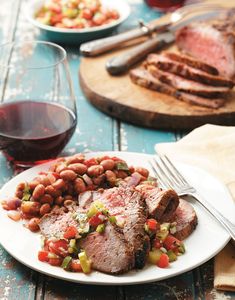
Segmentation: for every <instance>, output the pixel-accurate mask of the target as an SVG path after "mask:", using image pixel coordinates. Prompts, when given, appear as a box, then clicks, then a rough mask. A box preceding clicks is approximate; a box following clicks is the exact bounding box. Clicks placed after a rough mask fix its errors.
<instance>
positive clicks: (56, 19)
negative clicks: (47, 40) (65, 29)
mask: <svg viewBox="0 0 235 300" xmlns="http://www.w3.org/2000/svg"><path fill="white" fill-rule="evenodd" d="M62 19H63V15H62V14H58V15H53V16H51V18H50V23H51V25H55V24H57V23H61V21H62Z"/></svg>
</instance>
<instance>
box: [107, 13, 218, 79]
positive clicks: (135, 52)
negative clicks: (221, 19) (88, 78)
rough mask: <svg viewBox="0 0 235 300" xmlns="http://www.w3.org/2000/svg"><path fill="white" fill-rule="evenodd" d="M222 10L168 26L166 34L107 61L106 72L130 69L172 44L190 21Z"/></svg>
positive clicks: (150, 39) (212, 16) (119, 71)
mask: <svg viewBox="0 0 235 300" xmlns="http://www.w3.org/2000/svg"><path fill="white" fill-rule="evenodd" d="M222 11H223V9H220V10H215V11H210V12H208V11H207V12H204V13H201V14H200V15H194V16H191V17H189V18H187V19H185V20H183V21H180V22H177V23H176V24H174V25H170V26H168V28H167V30H168V31H167V32H164V33H161V34H156V35H155V36H153V37H152V38H149V39H148V40H147V41H145V42H143V43H142V44H139V45H137V46H134V47H133V48H132V49H130V50H127V51H125V52H124V53H122V54H120V55H119V56H115V57H113V58H111V59H110V60H108V61H107V63H106V70H107V71H108V72H109V73H110V74H111V75H119V74H122V73H124V72H126V71H128V70H129V69H130V67H132V66H133V65H134V64H136V63H137V62H139V61H141V60H142V59H144V58H145V57H146V56H147V55H148V54H149V53H151V52H154V51H158V50H160V49H162V48H163V47H165V46H167V45H169V44H171V43H172V42H174V33H175V31H177V30H178V29H180V28H181V27H183V26H185V25H187V24H189V23H191V22H192V21H202V20H207V19H211V18H215V17H217V16H218V15H219V14H221V12H222Z"/></svg>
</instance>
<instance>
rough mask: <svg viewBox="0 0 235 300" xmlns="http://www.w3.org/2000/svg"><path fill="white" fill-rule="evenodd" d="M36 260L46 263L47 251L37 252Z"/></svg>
mask: <svg viewBox="0 0 235 300" xmlns="http://www.w3.org/2000/svg"><path fill="white" fill-rule="evenodd" d="M38 260H40V261H42V262H45V261H48V260H49V258H48V252H47V251H43V250H42V251H38Z"/></svg>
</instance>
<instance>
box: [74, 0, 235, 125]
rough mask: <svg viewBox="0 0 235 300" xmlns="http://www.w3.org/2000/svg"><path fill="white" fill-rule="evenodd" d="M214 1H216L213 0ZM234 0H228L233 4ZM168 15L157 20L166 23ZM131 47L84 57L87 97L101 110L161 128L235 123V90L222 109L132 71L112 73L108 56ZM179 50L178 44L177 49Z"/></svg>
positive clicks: (82, 81)
mask: <svg viewBox="0 0 235 300" xmlns="http://www.w3.org/2000/svg"><path fill="white" fill-rule="evenodd" d="M209 2H212V1H209ZM213 2H217V3H219V2H220V1H215V0H214V1H213ZM233 2H234V0H229V1H226V6H233V5H234V3H233ZM166 18H168V16H164V17H163V18H160V19H159V20H157V21H155V22H154V23H156V22H163V21H165V20H166ZM126 50H128V49H127V48H125V49H122V50H119V51H113V52H111V53H108V54H104V55H101V56H98V57H94V58H88V57H84V58H82V60H81V65H80V70H79V78H80V85H81V88H82V90H83V92H84V94H85V96H86V97H87V99H88V100H89V101H90V102H91V103H92V104H93V105H94V106H96V107H97V108H98V109H100V110H101V111H103V112H105V113H107V114H109V115H111V116H113V117H116V118H118V119H120V120H123V121H127V122H130V123H132V124H136V125H143V126H146V127H151V128H159V129H193V128H196V127H198V126H200V125H203V124H205V123H213V124H219V125H235V92H233V93H232V96H231V97H230V99H229V100H228V101H227V103H226V105H225V106H223V107H221V108H219V109H209V108H203V107H200V106H196V105H191V104H188V103H185V102H182V101H179V100H177V99H175V98H174V97H171V96H168V95H165V94H162V93H158V92H155V91H151V90H148V89H145V88H142V87H139V86H137V85H135V84H133V83H132V82H131V80H130V78H129V75H128V74H124V75H122V76H111V75H109V74H108V72H107V71H106V70H105V64H106V61H107V60H108V59H110V58H111V57H113V56H116V55H119V54H121V53H122V52H123V51H126ZM169 50H175V49H174V46H173V49H169Z"/></svg>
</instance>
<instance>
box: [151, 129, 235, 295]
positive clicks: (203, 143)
mask: <svg viewBox="0 0 235 300" xmlns="http://www.w3.org/2000/svg"><path fill="white" fill-rule="evenodd" d="M156 150H157V151H158V152H159V153H164V154H167V155H169V157H171V158H174V160H177V161H180V162H184V163H187V164H191V165H195V166H197V167H200V168H202V169H205V170H206V171H208V172H209V173H211V174H212V175H213V176H215V177H217V178H218V179H219V180H220V181H222V182H223V183H224V184H225V185H226V186H227V188H228V189H229V191H230V193H231V195H232V197H233V199H234V202H235V127H226V126H217V125H210V124H207V125H204V126H201V127H199V128H197V129H195V130H193V131H192V132H191V133H189V134H188V135H187V136H185V137H184V138H182V139H181V140H179V141H178V142H176V143H163V144H157V145H156ZM234 223H235V216H234ZM214 273H215V274H214V275H215V276H214V286H215V288H216V289H220V290H225V291H235V247H234V246H233V245H232V243H231V242H230V243H229V244H228V245H227V246H226V247H225V248H224V249H223V250H222V251H221V252H220V253H219V254H218V255H217V256H216V258H215V267H214Z"/></svg>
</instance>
